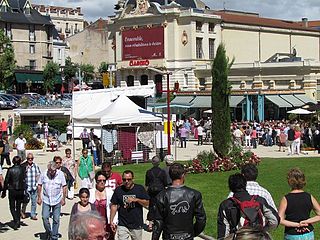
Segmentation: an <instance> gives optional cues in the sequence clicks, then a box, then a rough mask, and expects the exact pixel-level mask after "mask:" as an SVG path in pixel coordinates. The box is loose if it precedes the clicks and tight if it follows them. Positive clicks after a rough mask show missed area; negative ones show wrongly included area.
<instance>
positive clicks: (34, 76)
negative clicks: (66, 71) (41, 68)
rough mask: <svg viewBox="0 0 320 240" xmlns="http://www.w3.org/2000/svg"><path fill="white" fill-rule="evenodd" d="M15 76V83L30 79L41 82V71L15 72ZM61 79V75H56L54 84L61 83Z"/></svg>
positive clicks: (33, 81)
mask: <svg viewBox="0 0 320 240" xmlns="http://www.w3.org/2000/svg"><path fill="white" fill-rule="evenodd" d="M14 75H15V78H16V81H17V83H26V82H27V81H28V80H30V81H31V82H32V83H40V84H42V83H43V74H42V73H20V72H19V73H15V74H14ZM61 83H62V79H61V75H56V77H55V84H61Z"/></svg>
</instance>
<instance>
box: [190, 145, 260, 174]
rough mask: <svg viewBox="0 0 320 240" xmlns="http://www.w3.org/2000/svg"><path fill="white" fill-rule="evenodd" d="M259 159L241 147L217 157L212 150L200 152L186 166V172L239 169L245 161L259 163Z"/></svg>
mask: <svg viewBox="0 0 320 240" xmlns="http://www.w3.org/2000/svg"><path fill="white" fill-rule="evenodd" d="M260 161H261V159H260V157H258V156H257V155H256V154H254V153H253V152H250V151H247V152H244V151H243V149H242V148H239V147H237V148H233V149H232V151H231V152H230V153H229V155H228V156H227V157H224V158H217V157H215V156H214V154H213V152H212V151H203V152H200V153H199V154H198V155H197V157H196V158H195V159H193V160H192V161H191V162H190V163H188V165H187V166H186V170H187V172H190V173H206V172H225V171H231V170H237V169H240V168H241V166H242V165H244V164H247V163H253V164H259V162H260Z"/></svg>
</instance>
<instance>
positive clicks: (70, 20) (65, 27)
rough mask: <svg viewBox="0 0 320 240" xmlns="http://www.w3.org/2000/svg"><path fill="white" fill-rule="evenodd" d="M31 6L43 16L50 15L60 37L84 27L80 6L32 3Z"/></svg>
mask: <svg viewBox="0 0 320 240" xmlns="http://www.w3.org/2000/svg"><path fill="white" fill-rule="evenodd" d="M32 6H33V8H34V9H35V10H37V11H39V12H40V13H41V14H42V15H44V16H50V18H51V19H52V22H53V24H54V25H55V27H56V29H57V31H58V33H59V35H60V37H61V38H62V39H64V38H66V37H69V36H72V35H74V34H76V33H78V32H81V31H82V30H83V29H84V27H85V20H84V17H83V14H82V12H81V8H80V7H77V8H68V7H60V6H46V5H42V4H41V5H37V4H32Z"/></svg>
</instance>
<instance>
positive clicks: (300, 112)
mask: <svg viewBox="0 0 320 240" xmlns="http://www.w3.org/2000/svg"><path fill="white" fill-rule="evenodd" d="M287 113H293V114H299V115H300V114H301V115H308V114H311V113H312V112H310V111H308V110H306V109H303V108H297V109H294V110H291V111H288V112H287Z"/></svg>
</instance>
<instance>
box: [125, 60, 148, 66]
mask: <svg viewBox="0 0 320 240" xmlns="http://www.w3.org/2000/svg"><path fill="white" fill-rule="evenodd" d="M149 64H150V62H149V60H131V61H130V62H129V66H130V67H133V66H149Z"/></svg>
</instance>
